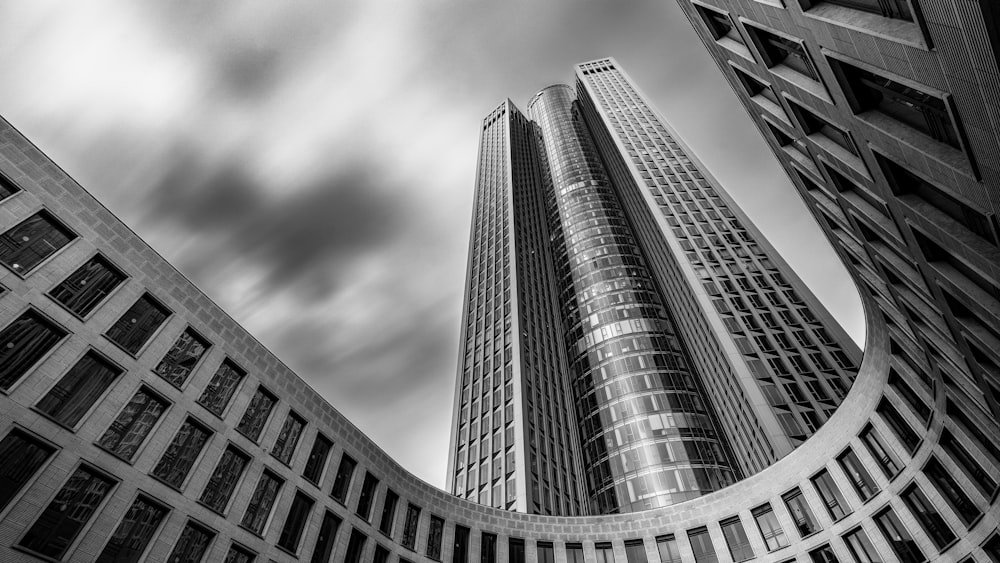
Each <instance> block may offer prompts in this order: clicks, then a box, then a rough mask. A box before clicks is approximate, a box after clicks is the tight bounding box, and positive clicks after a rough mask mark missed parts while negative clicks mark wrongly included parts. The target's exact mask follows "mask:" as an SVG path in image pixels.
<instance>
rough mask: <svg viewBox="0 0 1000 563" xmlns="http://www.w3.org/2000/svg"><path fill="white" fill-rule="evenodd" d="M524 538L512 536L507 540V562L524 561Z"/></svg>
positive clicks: (522, 562)
mask: <svg viewBox="0 0 1000 563" xmlns="http://www.w3.org/2000/svg"><path fill="white" fill-rule="evenodd" d="M524 562H525V557H524V540H522V539H521V538H510V539H509V540H507V563H524Z"/></svg>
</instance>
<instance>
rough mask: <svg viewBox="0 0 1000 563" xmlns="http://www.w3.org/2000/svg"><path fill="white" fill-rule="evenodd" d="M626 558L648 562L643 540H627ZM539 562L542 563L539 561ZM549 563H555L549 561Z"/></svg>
mask: <svg viewBox="0 0 1000 563" xmlns="http://www.w3.org/2000/svg"><path fill="white" fill-rule="evenodd" d="M625 560H626V561H628V563H648V559H647V557H646V546H645V545H644V544H643V543H642V540H626V541H625ZM539 563H542V562H541V561H539ZM547 563H554V562H552V561H549V562H547Z"/></svg>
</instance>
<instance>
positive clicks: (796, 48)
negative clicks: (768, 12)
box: [746, 26, 819, 81]
mask: <svg viewBox="0 0 1000 563" xmlns="http://www.w3.org/2000/svg"><path fill="white" fill-rule="evenodd" d="M746 28H747V33H749V34H750V36H751V37H753V38H754V40H755V43H756V44H757V47H758V48H759V50H760V52H761V55H762V56H763V57H764V63H765V64H766V65H767V66H768V67H774V66H776V65H779V64H782V65H785V66H787V67H789V68H791V69H792V70H794V71H796V72H798V73H799V74H803V75H805V76H807V77H809V78H811V79H813V80H816V81H819V75H818V74H817V73H816V69H815V67H814V66H813V63H812V60H811V59H810V58H809V54H808V53H806V49H805V47H804V46H803V45H802V43H801V42H800V41H796V40H793V39H788V38H786V37H782V36H779V35H776V34H774V33H771V32H769V31H764V30H763V29H761V28H759V27H752V26H746Z"/></svg>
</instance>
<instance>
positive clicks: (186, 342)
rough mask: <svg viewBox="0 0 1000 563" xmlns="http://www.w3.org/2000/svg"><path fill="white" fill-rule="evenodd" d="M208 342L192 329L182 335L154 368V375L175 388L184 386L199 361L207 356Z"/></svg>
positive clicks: (186, 330)
mask: <svg viewBox="0 0 1000 563" xmlns="http://www.w3.org/2000/svg"><path fill="white" fill-rule="evenodd" d="M207 349H208V341H206V340H205V339H204V338H202V337H200V336H198V334H197V333H195V332H194V331H193V330H191V329H190V328H188V329H185V330H184V332H182V333H181V335H180V338H178V339H177V342H174V345H173V346H172V347H171V348H170V350H169V351H168V352H167V355H165V356H163V359H162V360H160V363H158V364H156V367H155V368H153V373H155V374H156V375H159V376H160V377H162V378H163V379H166V380H167V381H168V382H169V383H170V384H171V385H173V386H174V387H178V388H179V387H180V386H181V385H184V381H186V380H187V378H188V376H189V375H191V370H193V369H194V366H195V364H197V363H198V360H200V359H201V357H202V356H203V355H205V350H207Z"/></svg>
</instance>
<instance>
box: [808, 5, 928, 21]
mask: <svg viewBox="0 0 1000 563" xmlns="http://www.w3.org/2000/svg"><path fill="white" fill-rule="evenodd" d="M825 1H826V2H829V3H830V4H837V5H839V6H845V7H847V8H854V9H855V10H861V11H863V12H870V13H872V14H876V15H879V16H882V17H886V18H892V19H897V20H906V21H909V22H911V21H913V12H912V11H911V10H910V4H909V2H908V1H907V0H825Z"/></svg>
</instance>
